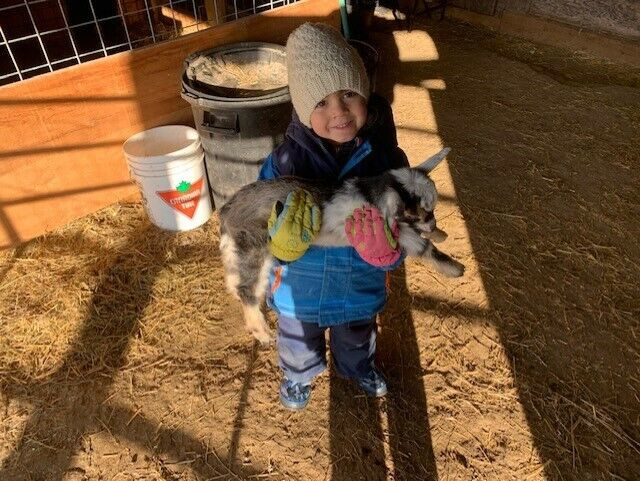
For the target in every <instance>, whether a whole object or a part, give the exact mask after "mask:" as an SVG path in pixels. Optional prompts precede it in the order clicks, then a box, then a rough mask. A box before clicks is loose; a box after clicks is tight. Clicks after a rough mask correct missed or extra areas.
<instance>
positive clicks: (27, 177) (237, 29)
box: [0, 0, 339, 249]
mask: <svg viewBox="0 0 640 481" xmlns="http://www.w3.org/2000/svg"><path fill="white" fill-rule="evenodd" d="M305 21H316V22H326V23H330V24H332V25H334V26H336V27H337V26H338V25H339V10H338V2H337V0H304V1H301V2H299V3H296V4H293V5H290V6H286V7H282V8H279V9H276V10H272V11H269V12H264V13H261V14H258V15H255V16H252V17H246V18H244V19H241V20H238V21H235V22H231V23H226V24H224V25H219V26H215V27H212V28H209V29H207V30H204V31H202V32H198V33H195V34H191V35H188V36H185V37H181V38H179V39H176V40H172V41H170V42H166V43H162V44H158V45H153V46H150V47H147V48H144V49H140V50H134V51H131V52H123V53H120V54H116V55H113V56H111V57H106V58H103V59H99V60H95V61H92V62H89V63H86V64H82V65H77V66H75V67H71V68H68V69H65V70H61V71H57V72H52V73H49V74H46V75H43V76H40V77H35V78H32V79H29V80H25V81H23V82H19V83H16V84H10V85H6V86H4V87H0V249H6V248H9V247H13V246H17V245H19V244H20V243H22V242H24V241H26V240H28V239H31V238H33V237H36V236H38V235H40V234H42V233H44V232H46V231H49V230H51V229H54V228H56V227H58V226H60V225H63V224H65V223H67V222H69V221H71V220H73V219H76V218H78V217H81V216H83V215H86V214H88V213H91V212H94V211H95V210H97V209H100V208H102V207H104V206H106V205H109V204H111V203H113V202H115V201H117V200H118V199H121V198H124V197H128V196H131V195H134V194H135V193H136V189H135V187H134V186H133V185H132V184H131V182H130V180H129V176H128V172H127V168H126V164H125V161H124V157H123V154H122V143H123V142H124V141H125V140H126V139H127V138H128V137H129V136H130V135H132V134H134V133H136V132H139V131H141V130H144V129H146V128H150V127H155V126H158V125H166V124H170V123H181V124H192V123H193V120H192V117H191V107H190V106H189V104H188V103H187V102H185V101H184V100H183V99H182V98H181V97H180V95H179V91H180V75H181V73H182V61H183V59H184V58H185V57H187V55H189V54H190V53H193V52H195V51H198V50H202V49H205V48H209V47H212V46H215V45H222V44H226V43H232V42H238V41H265V42H276V43H281V44H284V42H285V41H286V38H287V36H288V35H289V33H290V32H291V31H292V30H293V29H294V28H295V27H297V26H298V25H299V24H301V23H302V22H305Z"/></svg>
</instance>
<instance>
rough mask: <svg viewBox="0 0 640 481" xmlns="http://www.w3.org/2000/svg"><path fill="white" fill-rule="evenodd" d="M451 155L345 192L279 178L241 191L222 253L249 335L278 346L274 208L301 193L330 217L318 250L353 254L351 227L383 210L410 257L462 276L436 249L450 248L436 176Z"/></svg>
mask: <svg viewBox="0 0 640 481" xmlns="http://www.w3.org/2000/svg"><path fill="white" fill-rule="evenodd" d="M449 150H450V149H448V148H446V149H443V150H442V151H441V152H439V153H438V154H436V155H434V156H433V157H431V158H430V159H428V160H427V161H425V162H424V163H423V164H421V165H419V166H417V167H413V168H409V167H406V168H400V169H395V170H390V171H388V172H385V173H384V174H382V175H379V176H377V177H366V178H358V177H356V178H351V179H348V180H346V181H344V182H343V183H341V184H339V185H328V184H326V183H319V182H313V181H307V180H302V179H298V178H295V177H279V178H277V179H274V180H265V181H257V182H253V183H251V184H249V185H247V186H245V187H243V188H242V189H240V190H239V191H238V192H237V193H236V194H235V195H234V196H233V197H232V198H231V199H230V200H229V201H228V202H227V203H226V204H225V205H224V206H223V207H222V208H221V209H220V251H221V253H222V262H223V264H224V268H225V277H226V282H227V288H228V289H229V291H230V292H231V293H232V294H233V295H235V296H236V297H237V298H238V299H240V302H241V303H242V308H243V313H244V318H245V323H246V328H247V330H248V331H249V332H251V333H252V334H253V336H254V337H255V338H256V339H257V340H258V341H260V342H261V343H262V344H268V343H270V342H271V339H272V338H271V333H270V330H269V327H268V326H267V323H266V322H265V319H264V316H263V314H262V312H261V310H260V306H261V303H262V300H263V298H264V296H265V292H266V288H267V283H268V278H269V271H270V269H271V266H272V261H273V258H272V256H271V254H270V253H269V249H268V241H269V238H268V229H267V221H268V219H269V216H270V214H271V209H272V207H273V205H274V204H275V203H276V202H277V201H280V202H282V203H284V202H285V200H286V198H287V195H288V194H289V193H290V192H291V191H293V190H296V189H305V190H307V191H308V192H310V193H311V195H312V196H313V198H314V200H315V201H316V203H317V204H318V205H320V206H321V209H322V227H321V230H320V233H319V234H318V236H317V237H316V238H315V239H314V241H313V244H314V245H319V246H348V245H349V243H348V241H347V237H346V235H345V231H344V225H345V219H346V218H347V217H348V216H350V215H351V214H352V213H353V210H354V209H356V208H358V207H362V206H363V205H364V204H370V205H375V206H376V207H377V208H378V209H379V210H380V211H381V212H382V215H383V216H384V218H385V219H387V222H388V223H389V225H391V223H392V222H393V221H394V220H396V221H397V222H398V227H399V237H398V243H399V244H400V246H401V247H402V249H403V250H404V252H405V253H406V254H407V255H409V256H416V257H420V258H423V259H425V260H427V261H429V262H430V263H431V264H432V265H433V266H434V267H435V269H436V271H438V272H440V273H441V274H444V275H445V276H447V277H459V276H461V275H462V274H463V272H464V266H463V265H462V264H460V263H459V262H457V261H455V260H453V259H452V258H450V257H449V256H448V255H446V254H444V253H442V252H440V251H439V250H438V249H436V247H435V246H434V245H433V244H432V243H431V240H433V241H435V242H438V241H442V240H444V239H445V238H446V234H445V233H444V232H443V231H441V230H440V229H438V228H437V227H436V223H435V218H434V216H433V209H434V207H435V204H436V201H437V198H438V194H437V192H436V188H435V184H434V183H433V181H432V180H431V179H430V178H429V176H428V174H429V172H430V171H431V170H433V168H435V166H436V165H437V164H438V163H439V162H440V161H441V160H442V159H443V158H444V157H446V155H447V153H448V152H449Z"/></svg>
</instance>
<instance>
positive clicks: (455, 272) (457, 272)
mask: <svg viewBox="0 0 640 481" xmlns="http://www.w3.org/2000/svg"><path fill="white" fill-rule="evenodd" d="M447 271H448V272H447V273H446V274H447V275H448V276H449V277H462V275H463V274H464V264H461V263H460V262H458V261H454V260H453V259H452V260H451V263H450V265H448V266H447Z"/></svg>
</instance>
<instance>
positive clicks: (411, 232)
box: [398, 222, 464, 277]
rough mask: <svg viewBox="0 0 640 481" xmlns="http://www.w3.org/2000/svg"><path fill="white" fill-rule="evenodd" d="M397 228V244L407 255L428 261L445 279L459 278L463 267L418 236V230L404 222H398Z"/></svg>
mask: <svg viewBox="0 0 640 481" xmlns="http://www.w3.org/2000/svg"><path fill="white" fill-rule="evenodd" d="M399 226H400V236H399V238H398V242H399V243H400V245H401V246H402V248H403V249H404V250H405V252H406V253H407V255H409V256H412V257H421V258H423V259H426V260H428V261H429V262H430V263H431V264H432V265H433V267H435V269H436V270H437V271H438V272H439V273H441V274H443V275H445V276H447V277H460V276H461V275H462V274H464V265H462V264H461V263H460V262H458V261H456V260H455V259H452V258H451V257H449V256H448V255H447V254H445V253H444V252H441V251H439V250H438V249H437V248H436V246H434V245H433V243H432V242H431V241H430V240H428V239H425V238H423V237H422V236H421V235H420V231H419V230H417V229H416V228H414V227H413V226H411V225H410V224H407V223H405V222H400V224H399Z"/></svg>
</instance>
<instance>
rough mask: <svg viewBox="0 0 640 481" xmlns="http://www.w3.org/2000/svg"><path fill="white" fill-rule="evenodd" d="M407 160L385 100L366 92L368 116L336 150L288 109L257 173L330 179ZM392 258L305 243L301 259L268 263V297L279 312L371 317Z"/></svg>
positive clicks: (324, 320) (317, 317)
mask: <svg viewBox="0 0 640 481" xmlns="http://www.w3.org/2000/svg"><path fill="white" fill-rule="evenodd" d="M408 165H409V164H408V161H407V157H406V155H405V154H404V152H403V151H402V150H401V149H400V148H399V147H398V141H397V137H396V129H395V124H394V122H393V115H392V112H391V107H390V105H389V103H388V102H387V101H386V100H385V99H384V98H382V97H380V96H378V95H375V94H373V95H372V96H371V97H370V99H369V103H368V120H367V124H366V125H365V126H364V127H363V129H362V130H361V132H360V133H359V136H358V137H357V138H356V139H354V140H353V141H351V142H348V143H347V144H344V145H342V146H341V147H340V148H339V150H338V152H337V153H335V154H334V153H332V152H331V147H329V146H328V144H325V141H323V140H322V139H320V138H319V137H318V136H316V135H315V134H314V133H313V131H312V130H311V129H309V128H307V127H306V126H304V125H303V124H302V123H301V122H300V121H299V119H298V118H297V116H296V114H295V112H294V114H293V119H292V121H291V123H290V124H289V127H288V129H287V132H286V136H285V140H284V142H283V143H282V144H281V145H280V146H278V147H277V148H276V150H275V151H274V152H273V153H271V154H270V155H269V156H268V157H267V158H266V160H265V162H264V164H263V166H262V169H261V171H260V175H259V179H273V178H276V177H279V176H283V175H292V176H296V177H301V178H306V179H314V180H318V179H320V180H322V179H325V180H326V181H327V182H329V183H336V182H339V181H343V180H345V179H348V178H350V177H356V176H357V177H371V176H376V175H380V174H382V173H383V172H385V171H387V170H390V169H395V168H399V167H405V166H408ZM400 262H401V261H399V262H398V264H399V263H400ZM396 266H397V265H394V266H390V267H389V268H387V269H381V268H378V267H374V266H371V265H369V264H367V263H366V262H365V261H363V260H362V259H361V258H360V256H359V255H358V254H357V252H356V250H355V249H354V248H353V247H317V246H311V247H310V248H309V250H308V251H307V252H306V253H305V254H304V256H302V257H301V258H300V259H298V260H296V261H294V262H290V263H277V264H276V265H275V267H274V268H273V269H272V271H271V274H270V277H269V288H268V292H267V302H268V304H269V306H270V307H271V308H273V309H275V310H276V312H278V313H280V314H282V315H285V316H288V317H293V318H295V319H298V320H300V321H303V322H314V323H317V324H319V325H321V326H331V325H336V324H342V323H345V322H351V321H356V320H361V319H370V318H371V317H373V316H374V315H375V314H377V313H378V312H379V311H380V310H381V309H382V308H383V306H384V304H385V301H386V286H385V279H386V273H385V270H389V269H393V268H395V267H396Z"/></svg>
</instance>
